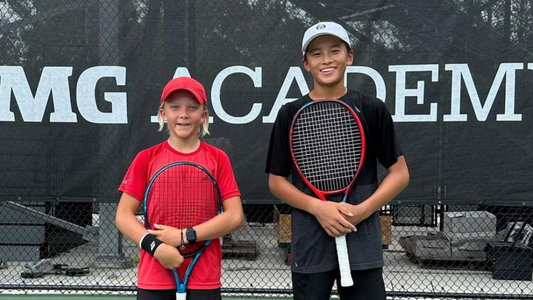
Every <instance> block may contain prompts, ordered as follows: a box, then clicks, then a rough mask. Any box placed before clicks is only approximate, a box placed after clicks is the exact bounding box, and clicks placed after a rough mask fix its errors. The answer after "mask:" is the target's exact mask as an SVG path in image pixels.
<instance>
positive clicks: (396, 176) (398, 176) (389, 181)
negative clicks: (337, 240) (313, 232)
mask: <svg viewBox="0 0 533 300" xmlns="http://www.w3.org/2000/svg"><path fill="white" fill-rule="evenodd" d="M387 171H388V174H387V175H386V176H385V178H384V179H383V181H382V182H381V184H380V185H379V187H378V189H377V190H376V191H375V192H374V193H373V194H372V195H371V196H370V197H368V198H367V199H366V200H365V201H363V202H362V203H361V204H358V205H352V204H346V203H344V204H345V206H346V209H347V210H349V211H350V212H351V213H352V216H349V215H347V216H346V218H347V220H348V221H350V222H351V223H352V224H356V225H357V224H359V223H360V222H361V221H363V220H365V219H366V218H368V217H369V216H370V215H372V214H373V213H374V212H376V211H377V210H379V209H380V208H381V207H383V206H384V205H386V204H387V203H389V202H390V201H391V200H392V199H393V198H394V197H396V196H397V195H398V194H399V193H400V192H401V191H403V189H405V187H406V186H407V184H408V183H409V169H408V168H407V163H406V162H405V158H404V156H403V155H402V156H399V157H398V161H397V162H396V163H395V164H393V165H392V166H390V167H389V168H388V169H387Z"/></svg>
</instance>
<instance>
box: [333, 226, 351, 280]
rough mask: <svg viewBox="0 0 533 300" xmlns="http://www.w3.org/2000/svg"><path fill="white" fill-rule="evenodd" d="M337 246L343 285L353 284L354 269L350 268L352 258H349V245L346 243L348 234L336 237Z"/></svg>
mask: <svg viewBox="0 0 533 300" xmlns="http://www.w3.org/2000/svg"><path fill="white" fill-rule="evenodd" d="M335 244H336V246H337V259H338V261H339V271H340V273H341V286H352V285H353V279H352V271H351V270H350V260H349V258H348V245H347V244H346V236H345V235H343V236H338V237H336V238H335Z"/></svg>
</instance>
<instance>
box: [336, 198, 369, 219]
mask: <svg viewBox="0 0 533 300" xmlns="http://www.w3.org/2000/svg"><path fill="white" fill-rule="evenodd" d="M339 205H341V206H342V207H343V211H341V214H342V215H343V216H344V218H345V219H346V220H347V221H348V222H350V223H352V224H354V225H357V224H359V223H361V222H362V221H363V220H364V219H366V218H365V217H364V216H363V209H362V208H361V207H360V206H359V205H353V204H349V203H345V202H341V203H339ZM345 212H348V213H345Z"/></svg>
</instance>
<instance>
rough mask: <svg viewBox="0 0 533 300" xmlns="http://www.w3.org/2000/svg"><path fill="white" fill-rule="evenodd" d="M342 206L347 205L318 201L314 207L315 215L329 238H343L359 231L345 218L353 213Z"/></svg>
mask: <svg viewBox="0 0 533 300" xmlns="http://www.w3.org/2000/svg"><path fill="white" fill-rule="evenodd" d="M342 204H346V203H337V202H330V201H321V200H317V201H316V203H315V205H314V209H313V215H314V216H315V217H316V218H317V220H318V222H319V223H320V225H322V228H324V230H325V231H326V233H327V234H328V235H329V236H332V237H337V236H342V235H345V234H348V233H350V232H353V231H356V230H357V229H356V228H355V226H354V225H353V224H352V223H350V222H349V221H348V220H346V218H345V217H344V216H351V214H352V213H351V212H350V211H349V210H347V207H346V206H343V205H342Z"/></svg>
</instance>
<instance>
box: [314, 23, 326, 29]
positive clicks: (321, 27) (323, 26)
mask: <svg viewBox="0 0 533 300" xmlns="http://www.w3.org/2000/svg"><path fill="white" fill-rule="evenodd" d="M324 28H326V25H325V24H318V26H317V27H316V29H317V30H322V29H324Z"/></svg>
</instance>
